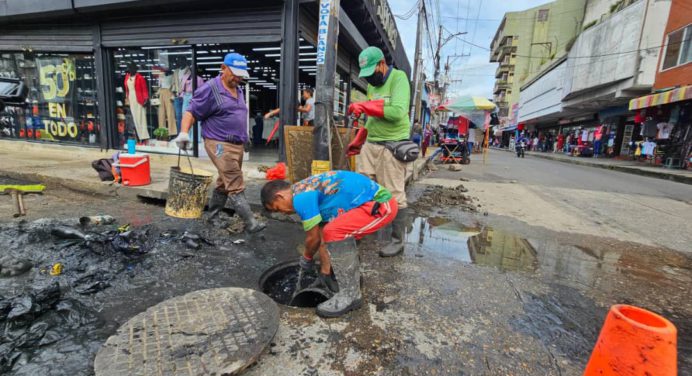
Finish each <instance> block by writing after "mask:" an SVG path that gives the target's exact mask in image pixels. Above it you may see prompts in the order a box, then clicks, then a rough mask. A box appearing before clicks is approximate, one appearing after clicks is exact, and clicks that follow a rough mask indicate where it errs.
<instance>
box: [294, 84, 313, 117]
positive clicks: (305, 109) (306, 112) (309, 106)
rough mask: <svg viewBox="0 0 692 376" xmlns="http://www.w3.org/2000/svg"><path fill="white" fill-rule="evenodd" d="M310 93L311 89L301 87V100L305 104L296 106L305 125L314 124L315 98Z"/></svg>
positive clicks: (311, 92)
mask: <svg viewBox="0 0 692 376" xmlns="http://www.w3.org/2000/svg"><path fill="white" fill-rule="evenodd" d="M312 95H313V91H312V89H310V88H306V89H303V100H304V101H305V104H304V105H302V106H298V112H300V113H301V115H302V116H301V117H302V118H303V125H305V126H308V125H309V126H315V98H314V97H313V96H312Z"/></svg>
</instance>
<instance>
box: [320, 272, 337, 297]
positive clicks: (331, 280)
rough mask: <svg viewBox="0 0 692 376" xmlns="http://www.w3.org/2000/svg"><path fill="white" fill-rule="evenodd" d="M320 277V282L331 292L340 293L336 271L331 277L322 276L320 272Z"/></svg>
mask: <svg viewBox="0 0 692 376" xmlns="http://www.w3.org/2000/svg"><path fill="white" fill-rule="evenodd" d="M319 275H320V282H322V284H323V285H325V286H327V288H328V289H329V291H331V292H339V282H338V281H337V280H336V277H335V276H334V271H332V273H331V274H330V275H326V274H322V272H319Z"/></svg>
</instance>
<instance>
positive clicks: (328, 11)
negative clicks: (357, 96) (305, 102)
mask: <svg viewBox="0 0 692 376" xmlns="http://www.w3.org/2000/svg"><path fill="white" fill-rule="evenodd" d="M339 8H340V5H339V0H320V5H319V12H318V17H317V25H318V26H317V75H316V77H315V82H316V85H315V89H316V90H315V128H314V129H313V152H314V154H313V161H312V175H315V174H319V173H322V172H325V171H328V170H330V169H331V168H332V166H331V134H330V130H331V127H332V125H333V124H334V115H333V114H334V77H335V74H336V54H337V47H338V46H337V44H338V40H339Z"/></svg>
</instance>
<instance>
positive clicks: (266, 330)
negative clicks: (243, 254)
mask: <svg viewBox="0 0 692 376" xmlns="http://www.w3.org/2000/svg"><path fill="white" fill-rule="evenodd" d="M278 327H279V307H278V306H277V305H276V303H274V302H273V301H272V300H271V299H270V298H269V297H268V296H266V295H264V294H262V293H260V292H258V291H255V290H249V289H241V288H217V289H209V290H200V291H194V292H191V293H188V294H185V295H182V296H177V297H175V298H172V299H169V300H166V301H163V302H161V303H159V304H157V305H155V306H153V307H149V308H148V309H147V310H146V311H144V312H142V313H139V314H137V315H136V316H134V317H133V318H131V319H130V320H128V321H127V322H126V323H125V324H124V325H123V326H121V327H120V328H119V329H118V331H117V332H116V334H114V335H113V336H111V337H110V338H108V340H107V341H106V343H105V345H104V346H103V347H102V348H101V349H100V350H99V352H98V354H97V355H96V359H95V360H94V371H95V373H96V376H106V375H107V376H120V375H237V374H238V373H239V372H241V371H243V370H244V369H245V368H247V367H248V366H250V365H251V364H252V363H254V362H255V361H256V360H257V358H258V357H259V356H260V354H261V353H262V351H264V349H265V348H266V347H267V346H268V345H269V343H270V342H271V340H272V338H274V335H275V334H276V331H277V329H278Z"/></svg>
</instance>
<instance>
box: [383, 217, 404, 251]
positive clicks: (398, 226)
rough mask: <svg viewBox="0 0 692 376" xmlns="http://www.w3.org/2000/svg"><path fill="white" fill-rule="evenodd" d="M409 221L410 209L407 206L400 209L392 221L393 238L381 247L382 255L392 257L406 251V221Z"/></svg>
mask: <svg viewBox="0 0 692 376" xmlns="http://www.w3.org/2000/svg"><path fill="white" fill-rule="evenodd" d="M407 222H408V211H407V210H406V208H403V209H399V212H398V213H397V215H396V218H394V220H393V221H392V240H391V241H390V242H389V243H388V244H387V245H385V246H384V247H383V248H382V249H380V252H379V254H380V256H381V257H392V256H396V255H398V254H400V253H401V252H403V251H404V243H405V240H406V223H407Z"/></svg>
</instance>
